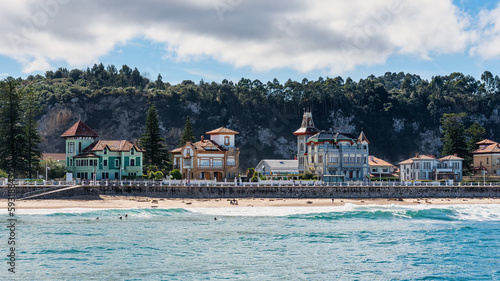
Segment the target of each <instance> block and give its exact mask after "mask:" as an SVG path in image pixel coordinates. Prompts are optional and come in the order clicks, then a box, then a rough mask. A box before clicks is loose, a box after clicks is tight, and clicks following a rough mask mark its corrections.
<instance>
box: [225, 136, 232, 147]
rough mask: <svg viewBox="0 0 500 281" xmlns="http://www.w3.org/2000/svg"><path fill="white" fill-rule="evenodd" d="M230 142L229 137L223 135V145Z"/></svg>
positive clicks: (227, 144)
mask: <svg viewBox="0 0 500 281" xmlns="http://www.w3.org/2000/svg"><path fill="white" fill-rule="evenodd" d="M230 144H231V141H230V139H229V137H228V136H225V137H224V145H225V146H229V145H230Z"/></svg>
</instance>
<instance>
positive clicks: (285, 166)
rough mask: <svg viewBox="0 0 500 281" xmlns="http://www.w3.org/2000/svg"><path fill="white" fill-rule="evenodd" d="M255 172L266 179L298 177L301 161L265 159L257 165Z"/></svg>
mask: <svg viewBox="0 0 500 281" xmlns="http://www.w3.org/2000/svg"><path fill="white" fill-rule="evenodd" d="M255 170H256V171H257V172H259V173H261V174H262V175H264V176H266V177H285V176H288V175H297V174H298V173H299V161H298V160H281V159H278V160H276V159H264V160H261V161H260V162H259V164H257V166H256V167H255Z"/></svg>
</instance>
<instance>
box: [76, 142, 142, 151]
mask: <svg viewBox="0 0 500 281" xmlns="http://www.w3.org/2000/svg"><path fill="white" fill-rule="evenodd" d="M106 147H108V149H109V151H130V150H132V147H135V150H137V151H138V152H143V151H144V150H143V149H142V148H141V147H139V146H138V145H135V144H133V143H132V142H131V141H126V140H100V141H97V142H94V143H93V144H91V145H89V146H88V147H86V148H85V149H84V150H83V151H84V152H90V151H102V150H104V148H106Z"/></svg>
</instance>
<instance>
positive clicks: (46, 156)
mask: <svg viewBox="0 0 500 281" xmlns="http://www.w3.org/2000/svg"><path fill="white" fill-rule="evenodd" d="M49 158H52V159H54V160H56V161H66V153H43V154H42V160H43V161H45V160H48V159H49Z"/></svg>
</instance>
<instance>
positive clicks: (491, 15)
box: [470, 4, 500, 60]
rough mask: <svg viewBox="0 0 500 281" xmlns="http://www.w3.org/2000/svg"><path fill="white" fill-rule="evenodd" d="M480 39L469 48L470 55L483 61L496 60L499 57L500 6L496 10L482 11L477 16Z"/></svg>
mask: <svg viewBox="0 0 500 281" xmlns="http://www.w3.org/2000/svg"><path fill="white" fill-rule="evenodd" d="M479 28H480V30H481V32H480V39H479V40H478V44H477V45H476V46H474V47H472V48H471V50H470V54H472V55H476V56H479V57H481V58H483V59H485V60H486V59H497V58H499V57H500V48H498V46H500V4H499V5H498V6H497V8H495V9H493V10H491V11H488V10H483V11H481V12H480V14H479Z"/></svg>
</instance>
